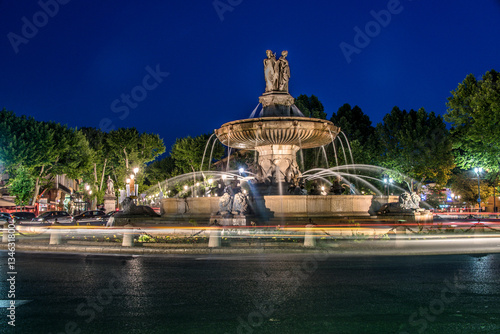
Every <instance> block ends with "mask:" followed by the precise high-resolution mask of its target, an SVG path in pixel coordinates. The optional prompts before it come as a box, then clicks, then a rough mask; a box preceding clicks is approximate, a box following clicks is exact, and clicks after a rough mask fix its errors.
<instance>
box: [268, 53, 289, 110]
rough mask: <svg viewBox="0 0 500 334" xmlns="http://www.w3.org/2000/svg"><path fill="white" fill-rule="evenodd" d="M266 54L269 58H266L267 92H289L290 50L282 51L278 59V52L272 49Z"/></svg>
mask: <svg viewBox="0 0 500 334" xmlns="http://www.w3.org/2000/svg"><path fill="white" fill-rule="evenodd" d="M266 54H267V58H266V59H264V78H265V80H266V90H265V91H266V93H267V92H276V91H279V92H285V93H288V81H289V80H290V66H289V64H288V60H287V59H286V57H287V56H288V51H282V52H281V57H280V59H278V60H276V54H275V53H273V52H272V51H271V50H267V51H266ZM292 103H293V102H292Z"/></svg>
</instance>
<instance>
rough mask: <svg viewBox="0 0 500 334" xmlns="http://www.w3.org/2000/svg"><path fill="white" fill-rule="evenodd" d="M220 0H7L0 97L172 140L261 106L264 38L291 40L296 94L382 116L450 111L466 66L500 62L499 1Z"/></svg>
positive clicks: (0, 38)
mask: <svg viewBox="0 0 500 334" xmlns="http://www.w3.org/2000/svg"><path fill="white" fill-rule="evenodd" d="M44 3H46V5H43V4H44ZM61 3H64V4H61ZM215 3H216V4H217V5H218V6H219V7H218V8H219V10H216V8H215V7H214V1H213V0H205V1H200V0H197V1H196V0H195V1H177V0H176V1H165V0H161V1H160V0H148V1H138V0H137V1H129V0H121V1H118V0H100V1H93V0H89V1H83V0H71V1H68V0H59V2H56V0H42V1H41V2H37V1H14V0H3V1H2V0H0V20H1V25H0V29H1V31H0V43H1V44H0V47H1V52H0V60H1V61H0V66H1V72H0V73H1V76H0V108H2V107H5V108H7V109H8V110H13V111H14V112H16V114H18V115H21V114H25V115H31V116H34V117H35V118H36V119H37V120H44V121H48V120H53V121H57V122H60V123H63V124H67V125H69V126H71V127H83V126H87V127H103V128H104V129H111V128H113V127H115V128H118V127H133V126H135V127H137V128H138V129H139V131H141V132H151V133H158V134H159V135H160V137H162V138H163V139H164V142H165V145H166V147H167V151H169V149H170V147H171V145H172V144H173V143H174V142H175V139H176V138H179V137H185V136H188V135H190V136H197V135H200V134H202V133H211V132H212V131H213V130H214V129H215V128H218V127H220V125H222V124H223V123H226V122H229V121H232V120H236V119H242V118H247V117H248V116H249V115H250V113H251V112H252V110H253V109H254V108H255V107H256V106H257V104H258V97H259V95H261V94H262V93H263V92H264V87H265V83H264V74H263V64H262V61H263V59H264V58H265V57H266V50H267V49H271V50H273V51H274V52H276V53H277V56H278V57H279V55H280V54H281V51H282V50H288V52H289V56H288V60H289V62H290V69H291V79H290V93H291V94H292V96H294V97H297V96H298V95H300V94H307V95H311V94H314V95H316V96H318V98H319V99H320V101H321V102H322V103H323V104H324V106H325V109H326V110H325V111H326V112H327V114H328V118H330V117H331V115H332V113H333V112H336V111H337V109H338V108H339V107H340V106H341V105H343V104H344V103H349V104H351V105H352V106H354V105H358V106H360V107H361V108H362V110H363V111H364V112H365V113H366V114H368V115H369V116H370V119H371V120H372V122H373V124H374V125H375V124H376V123H378V122H381V121H382V118H383V116H384V115H385V114H387V113H388V112H390V110H391V109H392V107H393V106H395V105H397V106H399V107H400V108H401V109H407V110H409V109H418V108H420V107H424V108H425V109H426V110H427V111H435V112H436V113H438V114H444V113H445V111H446V105H445V103H446V101H447V97H449V96H450V91H451V90H453V89H455V88H456V87H457V85H458V83H459V82H461V81H462V80H463V79H464V78H465V76H466V75H467V74H469V73H473V74H474V75H476V76H477V77H480V76H481V75H482V74H484V73H485V72H486V71H488V70H490V69H496V70H499V71H500V43H499V39H500V37H499V36H500V34H499V32H500V1H498V0H480V1H470V0H443V1H435V0H433V1H431V0H413V1H411V0H401V2H398V1H396V0H389V1H388V0H383V1H374V0H371V1H369V0H365V1H361V0H352V1H319V0H309V1H298V0H288V1H264V0H252V1H251V0H242V1H241V0H220V1H216V2H215ZM55 4H57V6H56V5H55ZM224 6H225V7H224ZM42 7H45V8H46V11H47V12H49V14H45V12H43V8H42ZM377 13H378V14H377ZM387 13H389V15H390V17H389V16H388V15H387ZM375 16H378V20H379V21H380V22H381V23H375V22H377V21H376V19H375ZM34 23H35V24H36V25H34ZM37 25H38V26H37ZM366 28H368V31H366ZM359 31H361V32H362V34H363V35H364V34H366V37H367V38H369V40H367V39H366V38H363V36H362V35H361V34H359V33H358V32H359ZM356 37H357V38H356ZM341 45H343V46H344V49H345V50H349V51H344V52H343V51H342V48H341V47H340V46H341ZM349 52H350V53H349ZM151 73H153V75H152V74H151ZM131 94H132V95H133V96H135V98H136V100H134V97H131V98H129V100H128V101H127V100H126V96H127V95H128V96H130V95H131Z"/></svg>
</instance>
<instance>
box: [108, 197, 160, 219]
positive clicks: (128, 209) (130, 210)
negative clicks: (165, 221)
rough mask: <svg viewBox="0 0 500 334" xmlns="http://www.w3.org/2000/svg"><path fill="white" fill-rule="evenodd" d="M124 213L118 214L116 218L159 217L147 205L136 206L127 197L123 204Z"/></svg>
mask: <svg viewBox="0 0 500 334" xmlns="http://www.w3.org/2000/svg"><path fill="white" fill-rule="evenodd" d="M122 206H123V213H117V214H116V217H120V216H145V217H159V215H158V214H157V213H156V212H155V211H154V210H153V209H151V208H150V207H149V206H145V205H135V203H134V201H133V200H132V199H131V198H130V197H127V198H125V199H124V200H123V202H122Z"/></svg>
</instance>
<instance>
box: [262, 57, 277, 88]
mask: <svg viewBox="0 0 500 334" xmlns="http://www.w3.org/2000/svg"><path fill="white" fill-rule="evenodd" d="M266 54H267V58H266V59H264V77H265V79H266V92H271V91H273V90H277V89H278V84H277V82H278V72H277V71H276V70H277V67H276V65H277V62H276V54H274V53H273V52H272V51H271V50H267V51H266Z"/></svg>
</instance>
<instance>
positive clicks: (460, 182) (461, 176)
mask: <svg viewBox="0 0 500 334" xmlns="http://www.w3.org/2000/svg"><path fill="white" fill-rule="evenodd" d="M479 188H480V191H481V202H482V203H486V200H488V198H490V196H491V195H492V194H493V187H492V186H491V185H490V184H489V183H488V182H487V181H486V180H480V183H479ZM450 189H451V190H452V191H453V192H454V193H456V194H460V196H461V201H463V202H466V203H467V204H468V205H471V206H475V205H477V204H478V202H477V200H478V198H479V193H478V182H477V175H475V173H474V172H472V171H464V170H459V171H457V172H456V173H454V174H453V176H452V177H451V179H450Z"/></svg>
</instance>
